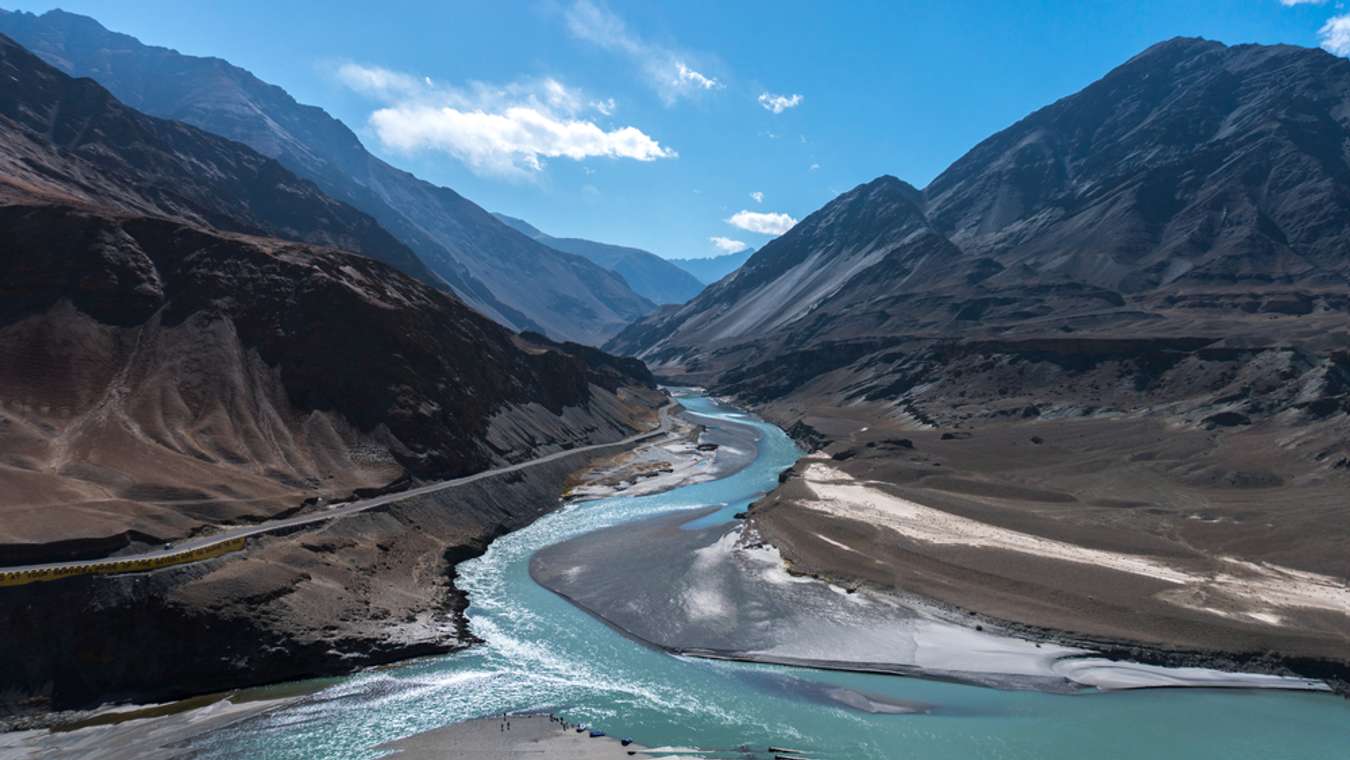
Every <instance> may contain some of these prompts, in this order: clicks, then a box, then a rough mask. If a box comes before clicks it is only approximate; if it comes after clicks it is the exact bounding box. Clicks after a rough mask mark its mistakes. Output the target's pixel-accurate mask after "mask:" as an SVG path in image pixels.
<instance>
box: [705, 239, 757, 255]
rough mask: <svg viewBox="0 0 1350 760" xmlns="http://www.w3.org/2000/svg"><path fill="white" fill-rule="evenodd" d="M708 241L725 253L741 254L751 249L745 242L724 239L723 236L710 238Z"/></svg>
mask: <svg viewBox="0 0 1350 760" xmlns="http://www.w3.org/2000/svg"><path fill="white" fill-rule="evenodd" d="M708 240H709V241H710V242H711V243H712V244H713V245H715V246H717V249H718V250H720V251H722V252H723V253H740V252H741V251H744V250H745V249H746V248H749V247H750V246H748V245H746V244H745V243H744V242H743V241H740V240H732V239H731V238H728V237H722V236H721V235H714V236H712V237H710V238H708Z"/></svg>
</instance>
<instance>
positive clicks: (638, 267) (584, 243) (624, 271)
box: [493, 214, 703, 304]
mask: <svg viewBox="0 0 1350 760" xmlns="http://www.w3.org/2000/svg"><path fill="white" fill-rule="evenodd" d="M493 216H495V217H497V218H498V219H499V220H501V222H502V223H503V224H505V225H506V226H508V227H510V228H511V229H513V230H516V231H517V232H521V233H523V234H525V235H528V236H529V237H530V238H532V239H534V240H537V241H539V242H540V243H543V244H544V245H546V246H548V247H550V248H554V249H557V250H559V251H565V252H567V253H573V254H576V255H577V256H584V257H585V258H587V259H588V260H590V261H591V262H592V263H595V264H598V265H600V266H602V267H604V268H605V269H608V270H609V271H611V272H614V273H615V274H618V275H619V276H621V277H623V279H624V281H625V282H627V283H628V284H629V286H630V287H632V288H633V290H634V291H635V292H636V293H637V294H638V295H640V296H642V297H643V298H646V299H647V300H649V301H651V302H652V303H655V304H681V303H684V302H686V301H688V300H689V299H691V298H693V297H694V296H696V295H698V294H699V291H701V290H703V282H701V281H700V280H699V279H698V278H696V277H694V276H693V275H692V274H690V273H689V272H686V271H685V270H683V269H681V268H680V267H678V266H676V265H674V264H672V263H670V262H669V261H666V260H665V259H663V258H661V257H660V256H657V255H656V254H654V253H651V252H649V251H644V250H642V249H641V248H629V247H628V246H623V245H611V244H609V243H597V242H595V241H594V240H584V239H582V238H557V237H553V236H552V235H549V234H547V233H544V232H542V231H540V230H539V229H538V228H537V227H535V226H534V225H532V224H530V223H529V222H527V221H525V220H524V219H517V218H515V217H513V216H507V215H505V214H493Z"/></svg>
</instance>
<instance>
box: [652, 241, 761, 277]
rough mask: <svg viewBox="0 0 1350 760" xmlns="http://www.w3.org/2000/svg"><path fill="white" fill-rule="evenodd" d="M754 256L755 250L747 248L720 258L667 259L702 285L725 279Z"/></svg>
mask: <svg viewBox="0 0 1350 760" xmlns="http://www.w3.org/2000/svg"><path fill="white" fill-rule="evenodd" d="M753 255H755V249H753V248H747V249H746V250H744V251H741V252H740V253H727V254H723V255H721V256H709V257H708V258H705V259H669V261H670V263H672V264H674V265H675V266H677V267H679V268H680V269H683V270H684V271H686V272H688V273H689V274H692V275H693V276H694V277H696V278H698V281H699V282H701V283H703V284H704V285H711V284H713V283H714V282H717V281H718V280H720V279H722V278H723V277H726V276H727V275H729V274H731V273H732V272H734V271H736V270H737V269H740V268H741V265H742V264H744V263H745V262H747V261H749V260H750V257H751V256H753Z"/></svg>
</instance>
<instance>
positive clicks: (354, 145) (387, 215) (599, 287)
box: [0, 10, 655, 344]
mask: <svg viewBox="0 0 1350 760" xmlns="http://www.w3.org/2000/svg"><path fill="white" fill-rule="evenodd" d="M0 33H3V34H6V35H9V36H10V37H12V38H14V39H15V40H16V41H18V42H19V43H20V44H22V45H24V46H25V47H27V48H29V49H30V50H32V51H33V52H35V53H37V54H38V55H39V56H41V57H43V58H44V60H46V61H47V62H48V63H50V64H52V65H53V66H55V67H57V68H59V69H61V70H62V71H64V72H66V73H67V74H70V75H72V76H77V77H89V78H92V79H94V80H96V81H98V82H99V83H100V84H101V85H103V86H104V87H105V88H107V90H108V91H110V92H111V93H112V94H113V95H114V96H116V97H117V98H118V99H119V100H121V101H122V102H124V103H126V104H127V105H129V106H130V107H132V108H135V109H137V110H139V111H142V112H144V113H146V114H149V115H152V116H158V117H161V118H165V119H172V120H175V121H179V122H183V123H185V124H190V125H193V126H196V127H199V128H201V129H203V130H206V131H208V132H212V133H214V134H217V135H220V136H222V137H227V138H229V139H231V140H236V141H238V142H241V143H244V144H245V145H248V146H249V147H251V148H253V149H254V150H256V151H257V152H258V153H260V154H262V155H264V156H267V157H269V158H273V159H276V161H277V162H278V163H280V164H281V165H282V166H284V167H286V168H287V169H289V170H290V171H292V172H294V173H295V174H297V175H299V176H300V177H303V178H305V179H308V180H310V181H311V182H313V183H314V184H315V185H316V186H317V187H318V188H320V189H321V190H322V191H323V192H324V193H325V194H327V195H329V196H331V197H332V198H334V199H337V200H339V201H343V202H345V203H347V204H350V205H351V206H353V207H355V208H357V209H359V210H361V211H364V212H366V213H367V214H369V215H370V216H371V217H373V218H374V219H375V220H376V221H377V222H378V223H379V224H380V225H381V226H383V227H384V228H385V229H386V230H388V232H389V233H390V234H392V235H393V236H394V237H396V238H397V239H398V240H399V241H401V242H402V243H403V244H404V245H406V247H408V248H410V249H411V250H412V251H413V252H414V253H415V254H416V256H417V257H418V258H420V259H421V264H422V265H425V267H423V266H422V265H419V264H416V263H413V262H411V261H405V262H404V265H403V266H402V267H401V268H402V269H403V271H404V272H405V273H408V274H412V275H413V276H418V277H422V278H423V279H427V270H430V272H431V273H432V274H433V275H434V277H435V279H436V280H439V281H440V282H441V283H442V284H443V286H444V287H447V288H449V289H451V290H453V291H454V292H455V293H456V294H458V295H459V296H460V297H461V298H462V299H463V300H464V301H465V302H466V303H468V304H469V305H471V306H473V307H474V308H476V309H478V310H479V311H481V312H482V313H484V314H486V315H488V316H490V317H492V318H493V319H495V320H496V321H498V322H499V323H501V324H503V325H505V326H507V327H511V328H513V329H517V330H524V329H529V330H534V331H537V332H541V333H545V334H548V335H550V336H552V337H555V338H559V339H567V340H576V341H580V342H584V343H591V344H598V343H600V342H603V340H604V339H606V338H608V337H610V336H612V335H613V334H614V333H616V332H618V330H619V329H621V328H622V327H623V326H624V325H625V324H627V323H629V322H631V321H632V320H634V319H636V318H637V317H640V316H642V315H644V314H646V313H648V312H650V311H652V310H653V308H655V307H654V305H653V304H652V303H651V302H650V301H648V300H647V299H645V298H643V297H642V296H639V295H638V294H636V293H634V292H633V290H632V289H631V288H630V287H629V286H628V285H627V283H625V282H624V281H623V278H622V277H618V276H616V275H614V274H613V273H611V272H609V271H608V270H606V269H604V268H603V267H600V266H596V265H594V264H592V263H591V262H590V261H588V260H587V259H586V258H584V257H581V256H576V255H571V254H567V253H563V252H560V251H557V250H555V249H553V248H549V247H548V246H545V245H541V244H539V243H537V242H535V241H534V240H532V239H530V238H529V237H527V236H525V235H522V234H520V233H518V232H516V231H515V230H512V229H510V228H509V227H507V226H506V225H504V224H502V223H500V222H499V221H498V220H497V219H496V218H494V217H493V216H492V215H491V214H490V213H488V212H487V211H484V210H483V209H482V208H480V207H479V206H477V205H476V204H474V203H473V202H472V201H470V200H468V199H466V198H464V197H463V196H461V195H459V194H458V193H456V192H454V191H453V190H451V189H449V188H445V187H438V186H436V185H432V184H431V183H428V182H424V181H422V180H420V179H418V178H417V177H415V176H413V175H412V174H409V173H407V172H405V171H402V170H399V169H396V168H394V167H392V166H390V165H389V164H387V163H385V162H384V161H382V160H380V159H378V158H376V157H375V156H373V155H371V154H370V153H369V152H367V151H366V149H365V148H364V147H363V146H362V145H361V142H360V140H358V139H357V137H356V135H355V134H353V133H352V131H351V130H350V129H348V128H347V127H346V126H345V125H344V124H342V123H341V122H340V121H338V120H336V119H334V118H332V117H331V116H329V115H328V114H327V113H326V112H324V111H323V110H322V109H320V108H316V107H313V106H307V105H303V104H300V103H297V102H296V101H295V100H294V99H293V98H292V97H291V96H290V95H288V94H287V93H286V92H285V91H284V90H282V89H281V88H279V87H276V86H275V85H271V84H268V83H266V82H263V81H261V80H259V79H258V78H256V77H255V76H253V75H252V74H250V73H249V72H247V71H245V70H243V69H241V68H239V67H237V66H233V65H231V64H230V63H229V62H227V61H224V60H221V59H219V58H202V57H197V56H188V55H183V54H180V53H178V52H177V51H174V50H171V49H168V48H163V47H153V46H149V45H144V44H142V43H141V42H139V41H138V40H136V39H135V38H134V37H130V36H128V35H125V34H118V33H115V32H112V31H109V30H107V29H105V28H104V27H103V26H102V25H100V24H99V23H98V22H97V21H95V20H94V19H91V18H88V17H86V16H80V15H76V14H72V13H66V12H64V11H59V10H54V11H49V12H47V13H44V14H42V15H41V16H35V15H33V14H29V13H23V12H11V11H0Z"/></svg>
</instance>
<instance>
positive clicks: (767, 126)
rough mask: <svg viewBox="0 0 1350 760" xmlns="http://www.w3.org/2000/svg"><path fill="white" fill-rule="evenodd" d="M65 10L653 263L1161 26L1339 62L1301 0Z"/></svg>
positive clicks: (975, 134) (1034, 92) (858, 177)
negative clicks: (242, 80)
mask: <svg viewBox="0 0 1350 760" xmlns="http://www.w3.org/2000/svg"><path fill="white" fill-rule="evenodd" d="M0 6H4V7H8V8H17V9H21V10H30V11H35V12H41V11H44V10H47V9H49V8H51V7H53V5H52V3H51V2H14V0H8V2H6V1H5V0H0ZM61 7H63V8H65V9H66V10H69V11H73V12H78V13H85V14H88V15H91V16H93V17H95V18H97V19H98V20H99V21H101V22H102V23H103V24H104V25H105V26H107V27H109V28H111V29H114V30H117V31H122V32H126V33H128V34H132V35H134V36H136V37H138V38H140V39H141V40H142V41H143V42H146V43H149V44H157V45H165V46H168V47H173V48H177V49H178V50H180V51H182V52H185V53H190V54H194V55H216V56H220V57H222V58H226V59H228V60H230V61H231V62H233V63H235V64H238V65H240V66H243V67H244V68H247V69H249V70H251V71H253V72H254V73H255V74H257V75H258V76H259V77H261V78H262V79H264V80H266V81H269V82H272V83H275V84H278V85H280V86H282V87H283V88H285V89H286V90H288V91H289V92H290V93H291V94H292V95H294V96H295V97H296V98H297V99H298V100H300V101H301V102H304V103H311V104H315V105H319V106H322V107H323V108H325V109H326V110H328V111H329V112H330V113H332V114H333V115H334V116H337V117H338V118H340V119H342V120H343V121H344V122H346V123H347V124H348V125H349V126H350V127H352V129H354V130H355V131H356V132H357V134H358V135H359V136H360V137H361V139H362V141H363V142H365V144H366V146H367V147H368V148H369V149H370V150H371V151H372V152H374V153H376V154H377V155H380V156H381V157H383V158H385V159H386V160H388V161H389V162H391V163H393V164H394V165H396V166H400V167H402V168H405V169H408V170H410V171H413V172H414V173H416V174H418V175H419V176H421V177H423V178H425V179H428V180H431V181H433V182H437V183H439V184H444V185H448V186H450V187H453V188H455V189H456V190H458V191H459V192H461V193H463V194H464V195H466V196H468V197H469V198H471V199H473V200H474V201H476V202H478V203H479V204H481V205H483V206H484V207H486V208H488V209H489V210H493V211H502V212H505V213H509V214H512V215H514V216H519V217H522V218H524V219H526V220H528V221H530V222H531V223H533V224H535V225H536V226H538V227H539V228H541V229H543V230H544V231H546V232H548V233H550V234H553V235H557V236H578V237H588V238H592V239H596V240H603V241H606V242H614V243H622V244H627V245H634V246H639V247H642V248H646V249H648V250H652V251H654V252H657V253H659V254H661V255H664V256H668V257H682V256H709V255H715V254H717V253H719V252H720V250H719V247H718V244H717V243H715V242H714V239H718V238H720V239H724V240H723V241H722V243H721V245H722V246H723V247H726V248H731V247H734V246H733V244H732V242H730V241H739V242H740V243H743V244H746V245H750V246H754V247H758V246H760V245H762V244H763V243H765V242H767V241H768V240H769V239H771V237H772V235H773V234H774V233H775V232H777V231H779V230H781V229H782V227H783V226H784V225H785V224H787V223H789V222H788V220H789V219H800V218H802V217H803V216H805V215H806V214H809V213H810V212H811V211H813V210H815V209H816V208H818V207H820V206H821V205H822V204H824V203H825V202H826V201H828V200H829V199H830V198H831V197H833V196H834V195H836V194H838V193H840V192H842V191H844V190H847V189H848V188H850V187H852V186H854V185H856V184H858V183H861V182H865V181H867V180H870V179H872V178H874V177H876V176H878V175H881V174H893V175H896V176H898V177H900V178H902V179H905V180H908V181H910V182H912V183H914V184H915V185H917V186H919V187H922V186H923V185H924V184H925V183H927V182H928V181H929V180H931V179H932V178H933V177H934V176H935V175H936V174H937V173H938V172H940V171H941V170H942V169H943V168H944V167H946V166H947V165H948V164H949V163H951V162H952V161H953V160H955V159H956V158H958V157H959V156H960V155H961V154H962V153H964V152H965V151H966V150H968V149H969V148H970V147H972V146H973V145H974V144H975V143H977V142H978V141H979V140H981V139H982V138H984V137H986V136H988V135H989V134H991V133H992V132H994V131H996V130H998V129H1001V128H1003V127H1005V126H1007V125H1009V124H1011V123H1012V122H1014V121H1016V120H1017V119H1019V118H1021V117H1022V116H1023V115H1025V114H1026V113H1028V112H1030V111H1032V110H1034V109H1035V108H1038V107H1040V106H1043V105H1046V104H1048V103H1050V102H1052V101H1054V100H1055V99H1057V98H1059V97H1062V96H1064V95H1068V94H1070V93H1072V92H1074V91H1075V90H1077V89H1079V88H1081V87H1083V86H1084V85H1086V84H1088V83H1090V82H1092V81H1093V80H1094V79H1097V78H1098V77H1100V76H1101V75H1102V74H1104V73H1106V72H1107V71H1108V70H1109V69H1111V68H1112V67H1113V66H1115V65H1117V64H1119V63H1121V62H1123V61H1124V60H1125V59H1127V58H1128V57H1130V56H1131V55H1133V54H1135V53H1137V52H1139V51H1140V50H1142V49H1143V48H1145V47H1147V46H1148V45H1150V44H1152V43H1154V42H1157V41H1160V40H1163V39H1166V38H1169V37H1173V36H1177V35H1187V36H1203V37H1207V38H1211V39H1217V40H1220V41H1222V42H1226V43H1230V44H1232V43H1243V42H1262V43H1273V42H1287V43H1292V44H1298V45H1307V46H1316V45H1318V44H1323V45H1325V46H1327V47H1328V48H1330V49H1334V50H1335V51H1337V52H1339V53H1341V54H1346V53H1350V16H1345V17H1344V21H1340V19H1341V18H1342V14H1345V13H1346V11H1345V10H1344V9H1343V8H1341V7H1340V6H1339V5H1338V4H1337V3H1334V2H1333V3H1328V2H1320V3H1319V2H1316V0H1312V1H1309V0H1229V1H1227V2H1225V1H1223V0H1205V1H1204V2H1199V1H1197V2H1190V1H1188V0H1168V1H1165V2H1162V1H1160V2H1120V3H1108V2H1081V1H1078V2H1075V1H1073V0H1062V1H1061V0H1057V1H1052V0H1042V1H1040V2H1034V1H1028V0H1019V1H1018V2H1007V0H1003V1H1002V2H961V1H960V0H949V1H948V2H941V3H934V2H922V3H920V2H900V1H899V0H893V1H892V2H867V3H864V2H845V3H825V2H788V1H785V0H775V2H765V3H750V2H679V3H674V2H671V3H654V2H642V3H637V2H633V3H617V2H611V3H604V2H599V0H582V2H575V1H574V0H526V1H525V2H504V1H498V2H492V3H478V2H461V3H408V2H400V1H399V0H383V1H382V2H379V3H371V2H368V1H363V2H346V1H345V0H327V1H326V2H313V3H299V2H288V1H285V0H268V1H267V2H253V1H252V0H232V2H229V3H206V2H198V3H184V2H182V1H181V0H177V1H176V2H170V1H168V0H122V1H120V2H107V1H106V0H105V1H103V2H87V1H85V0H62V2H61ZM752 194H762V195H752ZM742 212H748V213H742Z"/></svg>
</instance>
